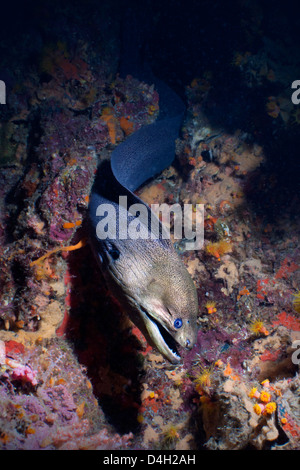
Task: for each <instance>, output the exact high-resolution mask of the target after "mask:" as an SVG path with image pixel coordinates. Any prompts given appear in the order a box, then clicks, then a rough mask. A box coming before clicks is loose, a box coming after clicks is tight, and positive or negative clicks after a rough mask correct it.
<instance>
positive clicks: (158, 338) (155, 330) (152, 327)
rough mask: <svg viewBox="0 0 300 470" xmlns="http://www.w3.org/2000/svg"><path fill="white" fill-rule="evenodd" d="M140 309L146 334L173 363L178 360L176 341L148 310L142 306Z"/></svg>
mask: <svg viewBox="0 0 300 470" xmlns="http://www.w3.org/2000/svg"><path fill="white" fill-rule="evenodd" d="M141 311H142V314H143V318H144V322H145V325H146V328H147V331H148V334H149V336H150V338H151V339H152V341H153V343H154V345H155V346H156V348H157V349H158V350H159V352H160V353H161V354H162V355H163V356H165V357H166V358H167V359H168V360H169V361H170V362H172V363H173V364H177V363H178V362H180V360H181V356H180V354H179V351H178V348H179V344H178V343H177V341H176V340H175V339H174V338H173V336H172V335H170V333H169V332H168V331H167V330H166V328H164V326H163V325H161V323H159V321H157V320H156V319H155V318H154V317H153V316H152V315H150V314H149V312H147V311H146V310H145V309H144V308H142V307H141Z"/></svg>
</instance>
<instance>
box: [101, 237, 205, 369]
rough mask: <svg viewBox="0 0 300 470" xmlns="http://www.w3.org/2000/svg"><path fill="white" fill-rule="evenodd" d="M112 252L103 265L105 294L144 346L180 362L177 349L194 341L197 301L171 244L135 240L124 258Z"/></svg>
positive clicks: (174, 361)
mask: <svg viewBox="0 0 300 470" xmlns="http://www.w3.org/2000/svg"><path fill="white" fill-rule="evenodd" d="M116 249H117V251H118V253H119V256H118V257H116V256H114V259H112V260H110V261H109V264H108V272H109V276H108V277H109V279H108V280H109V281H110V282H109V283H110V287H111V290H112V291H113V292H115V293H116V296H117V297H118V298H120V297H121V298H122V300H123V302H122V305H124V306H125V308H126V310H127V313H128V314H129V317H130V318H131V319H132V321H133V322H134V323H135V324H136V325H137V326H138V328H139V329H140V330H141V331H142V332H143V334H144V335H145V336H146V338H147V340H148V341H149V342H150V344H152V345H153V346H154V347H155V348H156V349H157V350H158V351H159V352H160V353H161V354H162V355H163V356H164V357H165V358H166V359H168V360H169V361H170V362H171V363H173V364H176V363H178V362H180V361H181V349H182V348H185V349H191V348H192V347H193V346H194V344H195V341H196V336H197V327H196V320H197V314H198V297H197V292H196V288H195V285H194V283H193V281H192V279H191V277H190V275H189V273H188V271H187V270H186V267H185V266H184V264H183V263H182V261H181V259H180V258H179V256H178V255H177V253H176V252H175V250H174V249H173V247H172V246H171V245H170V246H169V247H168V249H166V247H165V246H164V247H163V246H161V245H160V244H159V243H154V244H151V242H149V241H148V243H147V244H145V242H144V243H143V241H141V243H139V241H138V240H135V241H134V243H132V244H131V245H130V244H129V245H128V244H127V246H126V256H123V255H122V251H123V250H122V247H119V248H114V252H115V251H116ZM106 277H107V276H106ZM112 284H113V285H112Z"/></svg>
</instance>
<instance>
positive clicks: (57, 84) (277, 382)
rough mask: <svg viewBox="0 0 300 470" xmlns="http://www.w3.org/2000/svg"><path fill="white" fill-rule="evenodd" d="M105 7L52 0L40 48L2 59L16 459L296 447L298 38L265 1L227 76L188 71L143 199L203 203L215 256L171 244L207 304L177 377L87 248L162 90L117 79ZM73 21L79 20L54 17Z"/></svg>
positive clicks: (115, 26)
mask: <svg viewBox="0 0 300 470" xmlns="http://www.w3.org/2000/svg"><path fill="white" fill-rule="evenodd" d="M46 3H47V2H46ZM67 3H68V2H67ZM96 3H97V2H93V1H92V2H90V5H89V8H90V10H89V9H88V8H87V10H86V11H85V12H84V14H83V12H82V8H81V7H80V2H78V4H77V3H76V6H75V7H74V8H73V6H72V7H71V6H70V5H67V7H66V10H64V9H62V7H60V6H59V2H54V5H53V12H54V13H53V14H52V15H50V17H49V18H48V17H47V15H46V14H45V11H44V10H43V8H44V7H42V6H40V7H39V8H40V10H39V11H36V12H35V14H36V17H37V18H38V19H39V21H42V28H43V31H44V33H45V34H44V37H43V38H42V37H41V36H39V33H38V30H37V29H34V18H35V16H34V15H33V13H32V16H31V21H32V24H33V26H32V29H30V27H29V29H28V30H26V29H25V32H24V37H25V38H26V39H27V43H26V44H27V46H26V48H25V49H24V51H23V52H22V54H20V47H21V45H20V44H17V43H16V44H15V45H14V47H13V48H12V49H11V50H12V53H11V56H10V58H6V56H4V57H5V58H6V60H2V66H3V64H4V66H5V70H7V72H6V76H4V75H3V77H1V74H0V79H1V78H3V79H5V80H6V81H7V83H8V84H9V87H8V89H9V93H8V96H7V105H6V107H5V108H4V107H3V106H4V105H3V106H1V108H0V162H1V169H0V182H1V183H0V192H1V197H0V209H1V210H0V241H1V243H0V448H1V449H47V450H48V449H49V450H50V449H131V448H132V449H150V450H154V449H172V450H173V449H176V450H183V449H193V450H199V449H204V448H208V449H212V450H215V449H218V450H225V449H236V450H238V449H259V450H261V449H299V448H300V414H299V400H300V398H299V356H300V354H298V355H297V345H298V344H299V343H297V341H299V340H300V318H299V313H300V300H299V299H300V294H299V289H300V269H299V268H300V250H299V229H300V219H299V191H298V190H297V187H296V183H295V181H297V177H296V176H295V175H297V166H296V165H295V166H293V153H292V152H293V149H294V148H299V147H297V145H296V144H297V142H298V141H299V135H300V133H299V125H300V124H299V122H300V119H299V109H300V108H299V109H298V108H297V107H296V106H294V105H293V104H291V100H290V95H289V94H288V93H289V92H287V84H288V85H290V84H291V83H292V81H293V80H294V79H296V78H299V70H297V65H295V62H294V61H293V60H292V59H291V56H292V54H289V55H288V58H287V55H286V54H285V53H284V52H285V51H286V50H287V48H288V47H290V43H288V45H287V43H284V42H283V43H280V44H279V43H277V42H276V40H275V39H274V38H273V37H272V34H271V32H272V27H271V26H272V25H271V19H272V16H271V17H268V15H266V12H265V10H264V8H263V6H261V5H260V2H253V5H255V6H252V7H250V6H248V7H247V6H245V5H242V4H243V2H241V5H240V6H239V9H238V10H237V15H238V14H239V13H240V14H241V12H242V13H243V15H241V18H242V20H241V22H242V23H243V22H244V23H243V24H245V22H246V24H247V28H244V29H243V30H247V34H245V37H243V38H242V39H241V41H240V42H239V44H240V49H239V50H236V49H235V47H236V46H234V47H233V46H232V42H231V41H230V40H228V42H226V45H224V48H225V49H226V48H228V49H226V50H225V52H224V55H223V56H222V55H221V51H219V53H220V56H218V57H220V59H219V61H220V62H221V64H220V63H215V60H212V59H208V60H207V63H206V65H205V66H204V65H201V67H200V66H199V64H198V63H196V64H195V68H194V69H192V72H191V73H193V76H188V73H189V72H188V70H184V71H183V72H182V73H183V74H184V76H183V77H182V78H181V80H182V83H181V87H182V90H183V94H184V96H185V102H186V106H187V112H186V116H185V121H184V125H183V128H182V135H181V138H180V139H178V140H177V142H176V160H175V162H174V164H173V165H172V166H171V167H170V168H168V169H166V170H165V171H164V172H163V173H162V174H161V175H158V176H157V178H156V179H155V180H153V181H150V182H149V183H148V184H147V185H145V186H144V187H142V188H140V189H139V191H138V195H139V196H140V197H141V198H142V199H143V200H144V201H145V202H147V203H149V204H151V203H163V202H166V203H169V204H173V203H177V202H180V203H181V204H188V203H190V204H194V205H195V204H204V206H205V219H204V238H205V240H204V246H203V248H202V249H201V250H198V251H184V244H183V243H180V242H178V241H176V240H175V246H176V249H177V250H178V252H179V253H180V255H181V256H182V259H183V261H184V263H185V264H186V266H187V268H188V270H189V272H190V274H191V275H192V277H193V280H194V282H195V285H196V287H197V290H198V296H199V305H200V308H199V318H198V328H199V331H198V337H197V344H196V346H195V347H194V348H193V350H192V351H190V352H188V353H186V354H185V356H184V358H183V363H182V364H181V365H179V366H177V367H175V366H173V365H171V364H169V363H166V362H165V360H164V359H163V358H162V356H161V355H159V354H158V353H157V352H156V351H154V350H153V349H152V348H151V347H150V346H149V345H148V344H147V343H146V341H145V339H144V337H143V336H142V334H141V333H140V332H139V330H138V329H137V328H136V327H135V326H134V325H133V324H132V323H131V322H130V321H129V319H128V318H127V317H126V316H125V314H124V313H123V311H122V305H119V304H118V303H117V302H116V301H115V300H114V299H112V298H111V297H110V295H109V293H108V292H107V291H106V289H105V286H104V284H103V281H102V279H101V277H100V275H99V272H98V269H97V266H96V265H95V262H94V259H93V256H92V254H91V252H90V248H89V246H88V245H84V243H81V241H82V240H84V239H86V237H87V230H86V226H85V217H86V211H87V207H88V202H89V193H90V189H91V186H92V184H93V180H94V175H95V171H96V168H97V166H98V164H99V162H100V161H102V160H104V159H108V158H109V156H110V153H111V151H112V149H114V148H115V146H117V145H118V144H119V143H120V142H122V141H123V140H124V139H125V138H126V137H127V136H128V135H130V134H131V133H133V132H135V131H136V130H138V129H139V128H140V127H141V126H143V125H145V124H149V123H151V122H154V121H155V119H156V118H157V115H158V111H159V96H158V93H157V92H156V91H155V89H154V87H153V86H149V85H147V84H145V83H143V82H139V81H138V80H136V79H135V78H134V77H131V76H128V77H127V78H124V79H122V78H120V77H119V76H118V74H117V68H118V58H119V51H120V44H119V34H118V33H119V26H120V19H121V17H122V8H121V6H119V5H118V2H116V5H112V4H110V2H103V6H102V9H98V10H97V7H96ZM179 3H180V2H179ZM208 3H209V2H204V3H203V8H204V10H205V11H207V12H209V11H210V10H209V6H208ZM237 3H238V4H239V2H237ZM192 4H193V2H192V3H191V5H192ZM153 5H154V6H156V7H157V5H156V2H153ZM117 6H119V8H117ZM188 8H191V9H193V7H192V6H190V7H187V10H186V11H189V10H188ZM247 8H248V9H250V10H251V13H252V14H251V15H250V16H249V15H247V13H248V10H247ZM93 9H96V10H93ZM95 11H96V12H97V15H96V14H95ZM185 14H187V13H185ZM224 14H225V18H227V19H228V18H229V14H228V13H227V14H226V12H225V13H224ZM275 14H276V12H275V13H274V15H275ZM64 15H67V18H69V20H70V21H67V22H66V21H62V22H60V21H57V20H56V18H64ZM82 15H83V16H82ZM165 15H166V13H165V11H164V8H163V7H162V9H161V10H158V13H157V17H156V24H157V28H159V26H160V24H161V23H163V21H167V24H169V23H168V19H167V18H166V17H165ZM174 15H175V13H174ZM207 15H208V17H209V13H207ZM264 15H266V16H264ZM279 16H280V15H279ZM204 17H205V15H204ZM209 18H210V17H209ZM245 18H247V19H245ZM263 18H264V20H263ZM278 18H279V17H276V16H274V18H273V19H274V21H275V19H276V21H278V22H280V21H279V19H278ZM65 19H66V18H65ZM71 20H72V21H71ZM182 21H185V15H183V17H182ZM197 21H200V19H199V16H197V15H196V16H195V18H194V22H197ZM215 21H216V22H217V24H218V25H219V28H222V27H223V26H221V25H223V22H221V20H218V16H216V20H215ZM228 21H229V20H228ZM232 21H233V20H232ZM281 21H282V27H283V26H285V23H284V20H281ZM86 23H88V24H90V23H91V24H92V27H91V28H90V31H88V30H87V27H86V26H84V25H85V24H86ZM30 24H31V23H30ZM275 24H277V23H275ZM66 25H67V26H66ZM169 27H170V31H171V29H172V22H171V23H170V24H169ZM224 27H225V26H224ZM93 28H94V29H93ZM263 28H265V30H263ZM74 29H75V31H76V34H75V33H74ZM182 29H184V27H183V26H182ZM198 29H201V28H200V26H199V25H198V27H197V31H198ZM192 31H194V30H193V29H192ZM270 31H271V32H270ZM284 31H286V29H284ZM178 34H179V33H178ZM210 34H211V35H212V36H213V33H212V32H211V33H209V31H208V30H207V31H206V35H207V36H206V38H207V37H210V36H209V35H210ZM220 34H221V32H220ZM180 35H181V36H182V35H183V32H181V33H180ZM30 38H31V39H32V38H35V41H31V40H30ZM206 40H208V39H206ZM211 40H212V41H213V38H212V37H211ZM10 41H11V39H10V37H9V36H8V38H7V39H6V47H9V46H10ZM31 42H33V43H34V44H35V46H33V45H32V46H30V44H31ZM153 44H154V46H153V47H155V40H154V42H153ZM212 44H213V45H214V46H212V47H214V48H215V49H216V48H218V47H221V46H219V45H218V44H217V43H212ZM235 44H236V42H235ZM1 45H2V47H4V43H3V42H2V43H1ZM188 46H189V43H188V41H187V44H186V47H187V50H188ZM18 51H19V53H17V52H18ZM228 51H230V54H229V53H228ZM177 52H178V54H179V53H180V50H178V51H177ZM199 54H200V52H199ZM2 55H3V51H2V49H1V56H2ZM29 56H30V60H29ZM32 57H33V59H32ZM152 60H153V62H154V66H156V67H157V68H158V69H159V66H160V65H161V64H163V65H161V72H162V73H163V74H166V69H165V67H166V63H167V62H168V60H169V61H170V67H171V68H172V67H174V66H175V65H174V64H175V63H176V60H177V59H176V58H175V57H173V56H172V54H171V53H170V50H168V47H167V45H165V47H162V51H161V52H160V53H159V54H158V57H156V56H155V54H154V55H152ZM184 60H187V58H186V56H185V58H184ZM202 62H203V63H204V62H205V61H204V56H203V57H202ZM183 63H184V64H186V63H185V62H183ZM196 65H197V67H198V68H197V67H196ZM222 67H223V69H222ZM1 70H2V68H1V69H0V71H1ZM220 70H224V76H223V78H224V80H223V83H222V96H218V93H217V90H218V87H217V84H218V79H217V78H216V77H217V76H218V74H220ZM297 73H298V77H297ZM185 74H186V75H185ZM24 76H25V77H26V79H25V80H24ZM187 76H188V78H189V81H187V80H186V77H187ZM6 77H7V78H6ZM231 80H232V81H231ZM174 81H175V82H176V80H174ZM179 81H180V80H179V79H178V82H179ZM231 83H238V84H239V93H240V95H237V96H239V99H240V101H239V100H237V101H235V100H234V99H233V97H232V95H231V91H232V90H231V88H230V86H231ZM175 85H176V83H175ZM289 91H290V90H289ZM220 95H221V93H220ZM254 95H255V96H256V101H255V103H253V96H254ZM227 101H228V102H230V104H231V106H232V108H230V113H229V114H228V105H229V103H228V102H227ZM225 118H226V119H225ZM276 149H277V151H278V154H279V153H281V154H282V155H284V156H285V158H284V159H283V160H281V159H280V158H279V157H278V154H277V153H276V152H277V151H275V150H276ZM272 158H273V160H272ZM282 158H283V157H282ZM293 174H295V175H293ZM298 183H299V181H298ZM172 223H173V222H172V221H171V224H172ZM81 245H82V247H81V248H80V249H74V247H76V246H77V247H79V246H81ZM298 348H299V346H298Z"/></svg>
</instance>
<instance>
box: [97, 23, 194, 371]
mask: <svg viewBox="0 0 300 470" xmlns="http://www.w3.org/2000/svg"><path fill="white" fill-rule="evenodd" d="M133 29H134V28H133V27H131V23H130V25H129V27H128V29H127V31H128V30H129V31H130V33H131V32H132V31H133ZM125 39H126V38H125ZM125 43H126V44H128V47H127V46H126V47H127V49H128V50H127V59H126V51H125V54H123V57H125V58H124V61H123V62H124V63H125V65H126V64H128V63H130V64H131V66H132V67H133V65H132V64H133V63H134V64H136V62H137V60H136V59H135V58H134V57H135V55H136V49H137V47H136V45H135V44H133V43H132V41H131V42H129V43H128V41H127V42H126V40H125V41H124V44H125ZM128 51H129V52H128ZM128 56H129V59H128ZM127 73H129V71H128V72H127ZM123 74H124V73H123ZM137 75H139V76H137ZM134 76H137V78H140V79H141V78H142V79H144V80H145V73H144V72H143V73H142V74H139V67H136V73H135V74H134ZM145 81H148V83H154V84H155V87H156V89H157V91H158V93H159V105H160V114H159V118H158V120H157V121H156V122H155V123H153V124H151V125H148V126H145V127H143V128H142V129H140V130H139V131H137V132H136V133H134V134H133V135H131V136H130V137H128V138H127V139H126V140H125V141H124V142H123V143H122V144H120V145H119V146H118V147H117V148H116V149H115V150H114V151H113V152H112V155H111V162H110V164H108V163H107V162H104V163H103V164H102V165H101V167H100V168H99V169H98V175H97V178H96V181H95V184H94V187H93V189H92V194H91V200H90V207H89V216H90V217H89V218H90V225H91V241H92V245H93V248H94V252H95V256H96V258H97V260H98V262H99V264H100V268H101V271H102V272H103V274H104V277H105V279H106V282H107V285H108V288H109V289H110V290H111V291H112V293H113V294H114V296H115V297H116V298H117V299H118V300H119V302H120V304H121V305H122V307H123V308H124V309H125V310H126V311H127V313H128V315H129V316H130V318H131V319H132V321H133V322H134V323H135V324H136V325H137V326H138V327H139V328H140V329H141V331H142V332H143V333H144V334H145V336H146V337H147V339H148V341H150V342H151V343H152V345H154V346H155V347H156V348H157V349H158V351H159V352H161V354H163V356H164V357H165V358H166V359H168V360H169V361H170V362H172V363H174V364H176V363H178V362H180V359H181V358H180V355H179V353H178V350H177V349H176V346H175V342H176V344H177V345H179V346H181V347H183V348H187V349H191V348H192V347H193V345H194V343H195V341H196V332H197V328H196V320H197V314H198V298H197V292H196V288H195V286H194V283H193V281H192V279H191V277H190V275H189V273H188V271H187V270H186V268H185V266H184V265H183V263H182V261H181V260H180V258H179V256H178V255H177V253H176V252H175V250H174V248H173V246H172V243H171V242H170V241H169V240H164V239H162V237H160V238H159V239H158V240H152V239H150V238H149V239H146V240H144V239H143V240H142V239H138V240H131V239H126V240H122V239H119V237H118V235H119V226H118V225H117V237H116V239H105V240H103V239H99V238H98V237H97V235H96V227H97V224H98V222H99V220H100V218H99V217H97V215H96V210H97V207H98V206H99V204H104V203H105V204H107V203H109V204H111V205H113V207H114V208H115V211H116V214H117V221H119V219H121V220H122V221H123V222H124V221H127V222H128V221H130V220H132V219H133V216H132V215H131V214H129V213H128V212H127V211H126V210H124V208H122V207H120V206H119V196H120V195H121V196H127V198H128V207H129V206H130V205H132V204H133V203H142V201H140V199H138V198H137V197H136V196H135V195H134V194H133V191H135V190H136V189H137V188H138V187H139V186H140V185H142V184H143V183H144V182H145V181H146V180H148V179H149V178H151V177H153V176H154V175H156V174H158V173H159V172H161V171H162V170H163V169H164V168H166V167H167V166H169V165H170V164H171V163H172V161H173V159H174V155H175V139H176V138H177V137H178V133H179V130H180V127H181V122H182V118H183V114H184V105H183V103H182V101H181V99H180V98H179V97H178V96H177V95H176V94H175V93H174V92H173V91H172V90H171V89H170V88H169V87H168V86H167V85H166V84H165V83H163V82H161V81H159V80H157V79H156V78H155V77H153V76H151V77H150V80H145ZM146 207H147V210H148V216H149V217H150V215H151V211H150V209H149V207H148V206H146ZM98 235H99V234H98ZM101 238H103V237H101ZM178 319H181V320H182V326H180V327H178V322H176V320H178ZM174 323H175V324H174ZM176 324H177V328H176V326H175V325H176Z"/></svg>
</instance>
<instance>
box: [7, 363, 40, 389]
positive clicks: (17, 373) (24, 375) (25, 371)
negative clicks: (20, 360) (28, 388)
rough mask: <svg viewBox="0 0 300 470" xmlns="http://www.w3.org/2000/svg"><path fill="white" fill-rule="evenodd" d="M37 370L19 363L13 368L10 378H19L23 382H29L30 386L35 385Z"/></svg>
mask: <svg viewBox="0 0 300 470" xmlns="http://www.w3.org/2000/svg"><path fill="white" fill-rule="evenodd" d="M36 375H37V372H36V371H35V370H32V369H31V367H29V366H24V365H22V364H20V365H19V366H18V367H16V368H15V369H13V372H12V375H11V378H12V379H13V380H21V381H22V382H23V383H24V382H25V383H30V384H31V385H32V386H35V385H37V383H38V382H37V379H36Z"/></svg>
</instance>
